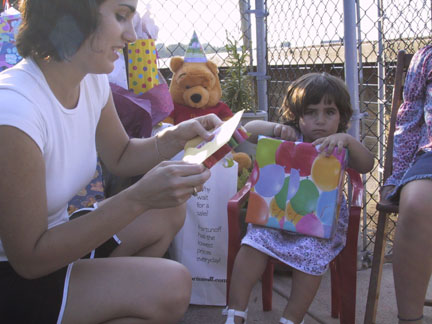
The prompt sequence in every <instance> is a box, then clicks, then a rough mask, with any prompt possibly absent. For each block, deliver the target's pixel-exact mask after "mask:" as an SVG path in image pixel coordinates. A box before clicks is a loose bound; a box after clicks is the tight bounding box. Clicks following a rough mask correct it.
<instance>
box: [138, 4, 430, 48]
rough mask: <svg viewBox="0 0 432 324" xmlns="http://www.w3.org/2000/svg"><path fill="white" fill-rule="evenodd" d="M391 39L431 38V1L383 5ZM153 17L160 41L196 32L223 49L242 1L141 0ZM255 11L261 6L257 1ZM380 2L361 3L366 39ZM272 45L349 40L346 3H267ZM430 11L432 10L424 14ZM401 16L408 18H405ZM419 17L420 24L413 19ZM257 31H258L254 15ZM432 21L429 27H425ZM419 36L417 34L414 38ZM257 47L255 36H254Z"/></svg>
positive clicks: (236, 31)
mask: <svg viewBox="0 0 432 324" xmlns="http://www.w3.org/2000/svg"><path fill="white" fill-rule="evenodd" d="M382 1H383V2H384V7H385V8H386V17H385V18H384V20H383V22H384V24H385V26H386V28H387V30H391V32H388V33H387V36H388V38H396V37H399V36H401V35H402V36H405V37H414V36H418V35H424V36H427V35H430V31H431V22H430V6H431V4H430V2H431V1H430V0H382ZM148 3H150V5H149V6H150V12H151V13H152V17H153V18H154V20H155V23H156V25H157V26H158V27H159V34H158V39H157V42H160V43H164V44H165V45H169V44H176V43H183V44H185V43H186V44H187V43H189V40H190V39H191V37H192V34H193V31H194V30H195V31H196V32H197V34H198V38H199V40H200V41H201V43H211V44H212V45H214V46H223V45H224V44H225V43H226V33H227V31H228V33H229V34H230V35H234V36H235V37H238V36H239V35H240V12H239V0H159V1H148V0H141V3H140V7H139V9H140V11H141V12H142V11H143V10H144V11H145V10H146V4H148ZM251 3H252V7H254V6H255V1H254V0H251ZM376 3H377V0H360V8H361V9H360V16H361V20H360V26H361V30H362V38H363V39H367V40H377V39H378V32H377V30H378V29H377V27H378V22H377V16H378V15H377V13H378V9H377V5H376ZM267 6H268V10H269V17H268V18H267V20H268V28H269V30H268V44H269V47H275V46H280V45H281V43H282V41H285V42H290V43H291V46H296V45H299V46H302V45H312V44H319V43H320V42H321V41H323V40H324V41H330V40H333V41H334V40H338V39H340V38H341V37H343V32H344V29H343V1H342V0H329V1H304V0H290V1H286V0H267ZM424 8H426V9H424ZM400 16H404V17H406V19H399V17H400ZM413 18H415V19H413ZM252 21H253V30H255V23H254V17H253V16H252ZM425 22H427V23H425ZM414 34H415V35H414ZM252 36H253V42H255V32H252Z"/></svg>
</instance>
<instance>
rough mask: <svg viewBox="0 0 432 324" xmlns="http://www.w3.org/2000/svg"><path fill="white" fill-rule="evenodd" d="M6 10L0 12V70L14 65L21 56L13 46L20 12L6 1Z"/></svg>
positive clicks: (19, 20) (19, 21)
mask: <svg viewBox="0 0 432 324" xmlns="http://www.w3.org/2000/svg"><path fill="white" fill-rule="evenodd" d="M5 8H6V10H5V11H3V12H2V13H1V14H0V71H3V70H4V69H7V68H9V67H11V66H14V65H15V64H17V63H18V62H19V61H21V59H22V57H21V56H20V55H19V54H18V51H17V48H16V47H15V36H16V34H17V32H18V27H19V25H20V23H21V14H20V12H19V11H18V10H16V9H14V8H13V7H9V5H8V2H6V7H5Z"/></svg>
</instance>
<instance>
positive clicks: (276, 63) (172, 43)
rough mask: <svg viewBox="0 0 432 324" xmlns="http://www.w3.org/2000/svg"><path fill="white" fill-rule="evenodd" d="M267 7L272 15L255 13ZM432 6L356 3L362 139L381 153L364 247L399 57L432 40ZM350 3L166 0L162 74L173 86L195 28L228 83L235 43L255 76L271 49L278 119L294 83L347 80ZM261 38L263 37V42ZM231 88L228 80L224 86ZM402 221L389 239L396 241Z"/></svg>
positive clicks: (271, 109) (406, 0)
mask: <svg viewBox="0 0 432 324" xmlns="http://www.w3.org/2000/svg"><path fill="white" fill-rule="evenodd" d="M258 2H259V3H260V4H263V5H264V8H265V11H264V12H257V11H255V10H254V9H253V8H256V7H257V3H258ZM431 2H432V1H431V0H428V1H426V0H356V2H355V4H356V33H357V55H358V80H359V91H358V93H359V98H357V99H358V101H359V107H360V113H361V114H362V116H363V118H362V120H361V123H360V129H361V140H362V141H363V142H364V143H365V145H367V146H368V148H369V149H370V150H371V151H372V152H374V154H375V159H376V162H375V167H374V169H373V170H372V171H371V172H370V173H368V174H366V175H364V183H365V188H366V195H365V198H364V207H365V208H364V215H363V220H362V246H361V249H362V250H363V251H365V252H367V251H372V249H373V243H374V234H375V227H376V219H377V217H378V214H377V212H376V210H375V205H376V202H377V201H378V199H379V192H378V190H379V186H380V185H381V184H382V167H383V165H384V161H383V156H384V152H385V149H386V143H385V140H386V131H387V125H388V124H389V112H390V107H391V95H392V90H393V89H392V85H393V81H394V72H395V67H396V57H397V52H398V51H399V50H401V49H404V50H406V51H407V52H408V53H414V52H416V51H417V50H418V49H419V48H421V47H424V46H425V45H427V44H429V43H430V41H431V31H432V16H431V13H432V7H431ZM343 5H344V2H343V1H340V0H322V1H304V0H291V1H285V0H256V1H255V2H254V3H251V2H250V1H249V0H225V1H214V0H213V1H211V0H202V1H193V0H181V1H180V0H165V1H159V2H154V1H153V2H151V6H152V7H151V10H152V12H153V13H154V17H155V20H156V24H157V25H158V26H159V27H160V33H159V39H158V45H157V48H158V52H159V57H160V62H159V64H160V68H161V71H162V72H163V74H164V76H165V77H166V78H167V79H168V80H169V79H170V76H171V74H170V71H169V69H168V66H169V58H170V57H172V56H174V55H180V56H182V55H184V52H185V50H186V48H187V45H188V42H189V40H190V38H191V36H192V34H193V31H194V30H195V31H196V32H197V34H198V37H199V39H200V42H201V44H202V45H203V47H204V49H205V51H206V53H207V57H208V58H209V59H211V60H213V61H215V62H216V63H217V64H218V65H219V66H220V70H221V79H223V73H224V68H225V67H226V57H227V53H226V50H225V44H226V43H227V38H230V39H232V40H238V41H240V40H241V41H242V43H243V45H245V46H246V48H247V49H249V50H250V51H251V60H250V61H251V62H250V71H251V72H254V71H256V70H257V69H256V62H257V53H259V50H260V49H263V48H264V49H266V51H265V60H266V62H267V64H266V65H267V66H266V73H267V84H266V86H267V97H266V99H267V103H268V107H267V109H268V118H269V119H270V120H278V118H279V115H278V107H280V105H281V103H282V99H283V97H284V94H285V91H286V88H287V85H288V84H289V83H290V82H291V81H293V80H295V79H296V78H298V77H299V76H301V75H303V74H305V73H309V72H323V71H325V72H328V73H331V74H333V75H336V76H339V77H341V78H344V74H345V71H344V61H345V51H344V7H343ZM255 16H260V17H265V18H264V23H265V31H266V32H265V34H266V41H265V43H259V42H257V41H256V39H257V36H256V34H257V32H256V30H257V29H259V28H260V26H258V27H257V24H256V22H255ZM258 39H259V38H258ZM222 82H223V81H222ZM394 227H395V222H394V218H393V221H392V222H390V229H389V233H388V237H389V248H388V252H389V253H391V242H392V241H391V239H392V237H393V230H394Z"/></svg>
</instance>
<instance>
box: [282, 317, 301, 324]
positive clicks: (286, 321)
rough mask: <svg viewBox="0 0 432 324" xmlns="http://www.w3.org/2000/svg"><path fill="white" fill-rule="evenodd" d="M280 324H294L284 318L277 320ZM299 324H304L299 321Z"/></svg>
mask: <svg viewBox="0 0 432 324" xmlns="http://www.w3.org/2000/svg"><path fill="white" fill-rule="evenodd" d="M279 323H280V324H294V322H293V321H290V320H287V319H286V318H285V317H281V319H280V320H279ZM300 324H304V320H303V321H301V323H300Z"/></svg>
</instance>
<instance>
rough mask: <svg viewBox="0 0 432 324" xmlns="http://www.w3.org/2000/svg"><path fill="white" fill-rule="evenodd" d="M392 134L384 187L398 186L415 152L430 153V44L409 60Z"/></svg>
mask: <svg viewBox="0 0 432 324" xmlns="http://www.w3.org/2000/svg"><path fill="white" fill-rule="evenodd" d="M403 99H404V102H403V104H402V105H401V106H400V108H399V111H398V114H397V120H396V130H395V135H394V149H393V174H392V175H391V176H390V177H389V178H388V179H387V181H386V183H385V184H386V185H398V184H399V182H400V180H401V178H402V177H403V175H404V174H405V172H406V170H407V169H408V168H409V166H410V165H411V163H412V162H413V160H414V157H415V156H416V155H417V153H419V152H424V151H432V45H429V46H426V47H425V48H423V49H421V50H419V51H418V52H417V53H416V54H415V55H414V56H413V58H412V60H411V63H410V66H409V68H408V71H407V75H406V79H405V86H404V90H403Z"/></svg>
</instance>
